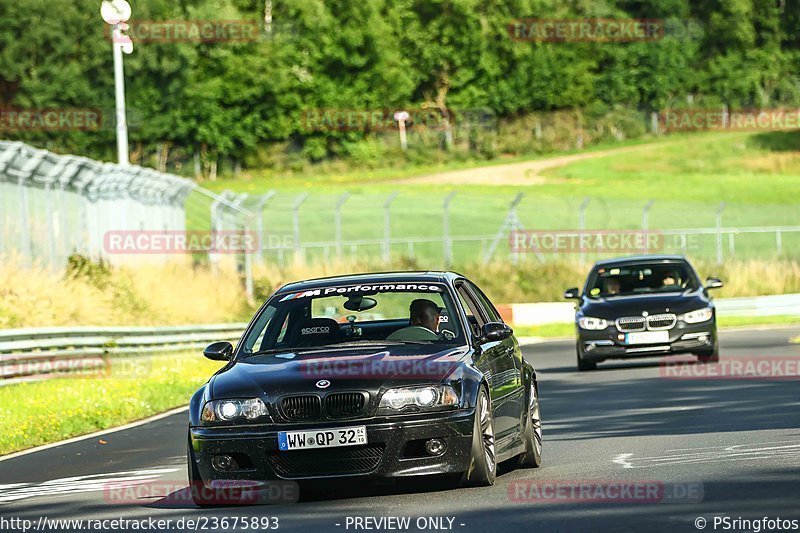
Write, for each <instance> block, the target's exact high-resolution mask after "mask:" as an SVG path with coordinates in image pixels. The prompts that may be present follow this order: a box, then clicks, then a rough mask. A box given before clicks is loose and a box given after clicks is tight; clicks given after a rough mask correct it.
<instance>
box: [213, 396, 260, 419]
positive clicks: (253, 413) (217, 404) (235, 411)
mask: <svg viewBox="0 0 800 533" xmlns="http://www.w3.org/2000/svg"><path fill="white" fill-rule="evenodd" d="M267 414H268V412H267V406H266V405H265V404H264V402H262V401H261V399H259V398H250V399H248V400H214V401H210V402H206V404H205V405H204V406H203V414H202V416H201V417H200V419H201V420H202V421H203V422H231V421H232V420H236V419H237V418H243V419H245V420H256V419H258V418H261V417H263V416H267Z"/></svg>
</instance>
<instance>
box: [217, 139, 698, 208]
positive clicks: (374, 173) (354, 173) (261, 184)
mask: <svg viewBox="0 0 800 533" xmlns="http://www.w3.org/2000/svg"><path fill="white" fill-rule="evenodd" d="M686 136H687V135H686V134H676V135H673V136H670V137H665V138H658V139H656V138H653V137H642V138H637V139H626V140H623V141H604V142H599V143H597V144H593V145H591V146H588V147H586V148H584V149H582V150H579V149H572V150H563V151H557V152H551V153H547V154H541V153H535V154H528V155H516V156H500V157H497V158H494V159H466V160H448V161H445V162H442V163H425V164H414V163H410V162H409V163H407V164H404V165H396V164H395V165H394V166H385V167H381V168H351V169H347V170H343V169H342V168H341V167H338V166H335V165H327V166H326V165H317V166H311V167H310V168H309V169H306V170H303V171H300V172H293V173H287V172H273V171H270V170H253V171H249V172H245V173H243V174H241V175H240V177H238V178H236V177H234V176H233V175H225V176H222V177H220V178H219V179H217V180H216V181H206V182H203V183H202V185H203V186H204V187H206V188H207V189H209V190H212V191H215V192H221V191H223V190H226V189H230V190H233V191H237V192H247V193H251V194H262V193H264V192H266V191H268V190H270V189H280V190H282V191H293V192H300V191H304V190H305V191H314V192H324V193H338V192H340V191H341V190H342V189H346V190H347V191H349V192H353V193H358V192H367V191H374V190H376V189H386V190H390V191H391V190H394V189H396V188H397V186H396V185H393V184H391V183H387V182H391V181H393V180H397V179H403V178H411V177H415V176H422V175H427V174H433V173H437V172H448V171H452V170H464V169H472V168H483V167H490V166H494V165H499V164H509V163H520V162H524V161H536V160H540V159H548V158H551V157H556V156H561V155H571V154H578V153H591V152H597V151H601V150H608V149H614V148H623V147H626V146H637V145H643V144H654V145H655V144H660V143H662V142H671V141H673V140H675V139H679V138H682V137H686ZM394 163H396V161H395V162H394ZM425 188H426V189H428V190H440V189H441V187H436V186H433V187H431V186H426V187H425ZM483 188H486V187H483Z"/></svg>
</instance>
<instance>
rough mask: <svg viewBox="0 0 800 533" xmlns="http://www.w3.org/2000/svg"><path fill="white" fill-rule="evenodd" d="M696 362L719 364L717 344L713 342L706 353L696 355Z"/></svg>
mask: <svg viewBox="0 0 800 533" xmlns="http://www.w3.org/2000/svg"><path fill="white" fill-rule="evenodd" d="M697 360H698V362H700V363H703V364H710V363H719V343H718V342H714V347H713V348H712V349H711V350H710V351H708V352H700V353H698V354H697Z"/></svg>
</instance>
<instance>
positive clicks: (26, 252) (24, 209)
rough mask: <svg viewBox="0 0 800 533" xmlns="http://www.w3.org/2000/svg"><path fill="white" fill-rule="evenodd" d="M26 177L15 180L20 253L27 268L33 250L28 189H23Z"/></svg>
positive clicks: (30, 261) (31, 258)
mask: <svg viewBox="0 0 800 533" xmlns="http://www.w3.org/2000/svg"><path fill="white" fill-rule="evenodd" d="M25 178H26V176H23V175H20V177H19V179H18V180H17V185H18V187H19V204H20V212H19V213H20V223H21V224H22V226H21V227H20V230H21V231H20V233H19V237H20V251H21V252H22V255H23V256H24V257H25V266H26V267H29V268H30V266H31V265H32V264H33V250H32V249H31V234H30V229H31V227H30V220H29V219H28V189H27V188H26V187H25Z"/></svg>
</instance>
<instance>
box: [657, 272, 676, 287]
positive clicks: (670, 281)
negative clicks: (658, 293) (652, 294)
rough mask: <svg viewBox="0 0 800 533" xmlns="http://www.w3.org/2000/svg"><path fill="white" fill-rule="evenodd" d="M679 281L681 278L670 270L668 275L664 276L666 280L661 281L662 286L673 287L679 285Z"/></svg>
mask: <svg viewBox="0 0 800 533" xmlns="http://www.w3.org/2000/svg"><path fill="white" fill-rule="evenodd" d="M679 280H680V278H679V277H678V274H677V273H676V272H675V271H674V270H669V271H667V273H666V274H664V278H663V279H662V281H661V286H662V287H672V286H675V285H678V282H679Z"/></svg>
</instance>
